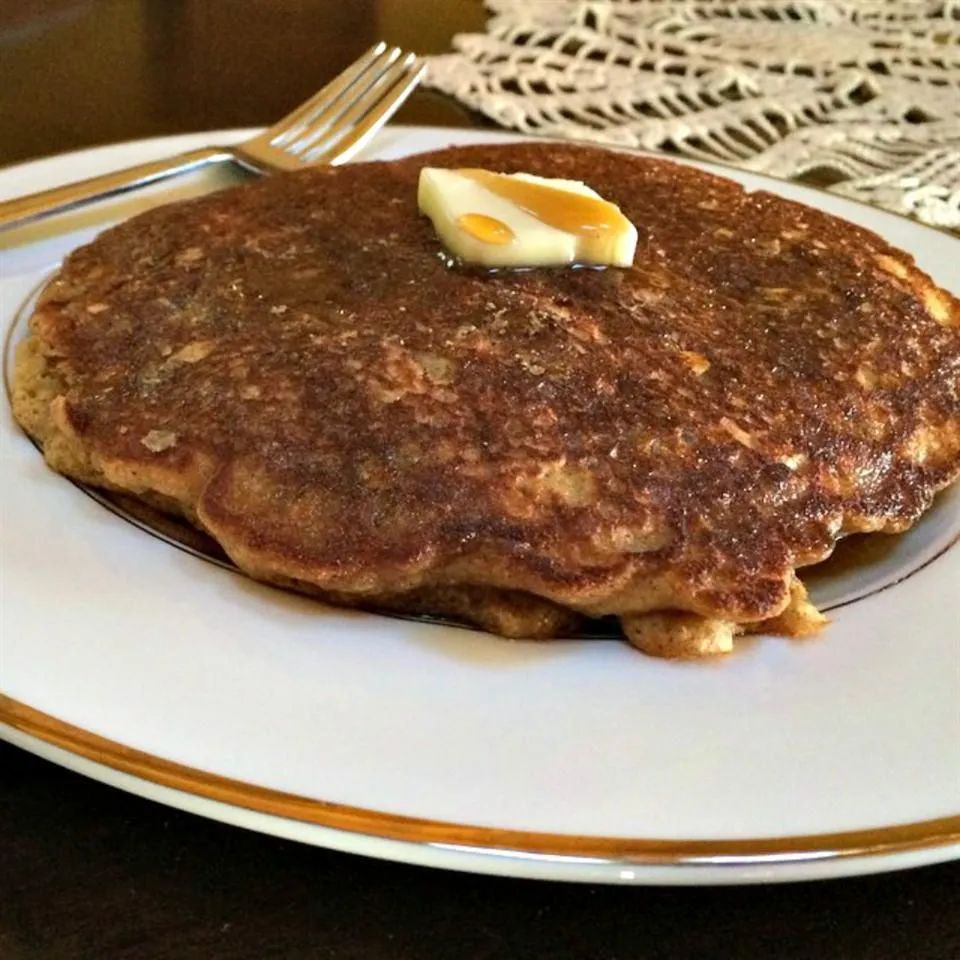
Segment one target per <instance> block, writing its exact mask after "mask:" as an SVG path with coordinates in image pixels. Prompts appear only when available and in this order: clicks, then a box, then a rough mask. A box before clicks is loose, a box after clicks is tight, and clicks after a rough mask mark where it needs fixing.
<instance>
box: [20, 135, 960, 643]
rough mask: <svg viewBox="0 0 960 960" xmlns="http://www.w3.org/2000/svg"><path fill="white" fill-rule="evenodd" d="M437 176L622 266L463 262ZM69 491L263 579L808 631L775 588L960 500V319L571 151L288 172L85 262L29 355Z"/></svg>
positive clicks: (707, 634)
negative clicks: (181, 537) (514, 191)
mask: <svg viewBox="0 0 960 960" xmlns="http://www.w3.org/2000/svg"><path fill="white" fill-rule="evenodd" d="M425 165H430V166H446V167H482V168H487V169H490V170H496V171H502V172H507V173H509V172H517V171H524V172H527V173H532V174H537V175H540V176H548V177H562V178H569V179H576V180H583V181H585V182H587V183H588V184H589V185H590V186H591V187H593V188H594V189H595V190H597V191H598V192H599V193H600V194H601V195H602V196H603V197H605V198H607V199H609V200H611V201H613V202H614V203H616V204H618V205H619V206H620V208H621V209H622V210H623V212H624V213H625V214H626V215H627V216H628V217H629V218H630V219H631V220H632V221H633V222H634V223H635V224H636V226H637V228H638V231H639V243H638V248H637V254H636V259H635V263H634V266H633V267H632V268H630V269H626V270H621V269H607V270H594V269H580V270H571V269H538V270H530V271H525V272H516V271H513V272H511V271H504V272H500V273H491V272H485V271H481V270H475V269H470V268H467V267H459V266H453V267H451V266H450V265H449V264H448V262H447V260H446V258H445V257H444V256H443V251H442V249H441V247H440V245H439V242H438V240H437V237H436V235H435V234H434V232H433V229H432V227H431V225H430V223H429V221H427V220H426V219H425V218H423V217H421V216H420V215H419V214H418V212H417V207H416V183H417V177H418V174H419V171H420V168H421V167H422V166H425ZM15 394H16V396H15V412H16V415H17V417H18V419H19V420H20V422H21V423H22V424H23V426H24V427H25V428H26V429H27V430H28V432H30V433H31V434H32V435H33V436H34V437H36V438H37V439H38V440H39V441H40V442H41V444H42V445H43V447H44V452H45V455H46V457H47V460H48V462H49V463H50V464H51V466H53V467H54V468H55V469H58V470H61V471H62V472H64V473H67V474H69V475H70V476H73V477H76V478H77V479H79V480H83V481H86V482H89V483H93V484H97V485H100V486H104V487H108V488H112V489H115V490H120V491H123V492H124V493H127V494H132V495H135V496H137V497H140V498H143V499H145V500H146V501H148V502H149V503H151V504H152V505H153V506H159V507H161V508H163V509H166V510H170V511H174V512H179V513H181V514H182V515H183V516H185V517H186V518H188V519H189V520H190V521H191V522H193V523H195V524H197V525H198V526H200V527H201V528H202V529H204V530H205V531H207V532H208V533H209V534H210V535H211V536H212V537H214V538H215V539H216V541H217V542H218V543H219V544H220V545H221V546H222V547H223V549H224V550H225V551H226V553H227V554H228V555H229V556H230V557H231V558H232V559H233V561H234V562H235V563H236V564H237V565H238V566H239V567H240V568H242V569H243V570H245V571H246V572H247V573H249V574H250V575H251V576H253V577H256V578H258V579H262V580H265V581H268V582H273V583H279V584H282V585H284V586H289V587H293V588H294V589H300V590H304V591H306V592H309V593H314V594H317V595H319V596H321V597H324V598H326V599H328V600H331V601H333V602H336V603H341V604H347V605H351V606H360V607H368V608H379V609H395V610H403V611H407V612H411V611H413V612H426V613H435V614H448V615H453V616H457V617H461V618H465V619H467V620H470V621H471V622H474V623H478V624H480V625H482V626H485V627H487V628H488V629H493V630H495V631H498V632H502V633H504V634H507V635H510V636H552V635H556V634H558V633H565V632H569V631H570V630H571V629H573V626H574V623H575V621H576V619H577V618H578V617H580V616H590V617H593V616H602V615H610V614H612V615H615V616H618V617H620V618H621V622H622V624H623V626H624V630H625V633H626V635H627V637H628V638H629V639H630V640H632V641H633V642H634V643H635V644H637V645H638V646H640V647H641V648H642V649H646V650H648V651H650V652H654V653H659V654H663V655H668V656H677V655H699V654H703V653H711V652H719V651H724V650H727V649H729V648H730V646H731V645H732V642H733V638H734V637H735V636H736V635H737V634H739V633H742V632H746V631H750V632H754V631H757V630H764V629H767V630H772V631H780V632H784V633H787V634H791V635H794V634H802V633H806V632H811V631H812V630H815V629H817V628H818V627H819V626H820V624H821V623H822V617H820V615H819V614H818V613H817V612H816V610H815V609H814V608H813V607H812V605H811V604H810V603H809V601H808V600H807V599H806V595H805V591H804V590H803V587H802V585H801V584H800V582H799V580H797V578H796V575H795V571H796V569H797V568H798V567H802V566H804V565H807V564H812V563H816V562H818V561H819V560H822V559H824V558H825V557H827V556H828V555H829V554H830V552H831V550H832V549H833V546H834V544H835V543H836V541H837V539H838V538H839V537H842V536H844V535H846V534H849V533H853V532H862V531H883V532H897V531H902V530H905V529H907V528H908V527H909V526H910V525H911V524H912V523H913V522H914V521H915V520H916V519H917V517H919V516H920V514H921V513H922V512H923V511H924V510H925V509H926V508H927V507H928V506H929V504H930V502H931V499H932V497H933V496H934V494H935V493H936V492H937V491H938V490H940V489H941V488H943V487H945V486H946V485H947V484H949V483H950V482H952V481H953V480H954V479H956V477H957V475H958V473H960V305H958V302H957V301H956V300H955V299H954V298H953V297H952V296H950V295H949V294H948V293H946V292H944V291H942V290H939V289H938V288H937V287H936V286H935V285H934V284H933V283H932V281H931V280H930V279H929V277H927V276H926V275H925V274H924V273H922V272H921V271H920V270H919V269H917V268H916V266H915V265H914V263H913V261H912V259H911V257H910V256H909V255H908V254H906V253H903V252H902V251H899V250H896V249H894V248H892V247H890V246H889V245H888V244H886V243H885V242H884V241H883V240H882V239H881V238H879V237H878V236H876V235H874V234H872V233H870V232H869V231H866V230H863V229H861V228H859V227H856V226H854V225H852V224H850V223H847V222H845V221H843V220H839V219H837V218H834V217H831V216H829V215H827V214H825V213H822V212H819V211H817V210H813V209H810V208H808V207H805V206H802V205H800V204H796V203H793V202H790V201H787V200H784V199H781V198H779V197H776V196H773V195H771V194H767V193H763V192H757V193H748V192H745V191H744V190H743V188H742V187H740V186H739V185H738V184H736V183H734V182H732V181H729V180H726V179H723V178H720V177H716V176H713V175H710V174H707V173H703V172H701V171H699V170H696V169H693V168H691V167H687V166H681V165H677V164H673V163H670V162H666V161H661V160H653V159H649V158H647V157H641V156H634V155H629V154H624V153H615V152H611V151H604V150H599V149H593V148H586V147H576V146H560V145H555V144H518V145H509V146H477V147H464V148H457V149H450V150H446V151H439V152H435V153H431V154H425V155H421V156H415V157H410V158H407V159H404V160H400V161H396V162H389V163H367V164H355V165H347V166H343V167H337V168H324V169H315V170H306V171H303V172H300V173H295V174H284V175H280V176H276V177H272V178H269V179H264V180H260V181H257V182H254V183H250V184H248V185H244V186H241V187H239V188H235V189H232V190H227V191H223V192H221V193H216V194H213V195H210V196H206V197H203V198H201V199H199V200H193V201H189V202H185V203H178V204H173V205H170V206H167V207H162V208H159V209H156V210H152V211H150V212H148V213H145V214H142V215H140V216H138V217H136V218H134V219H133V220H130V221H128V222H127V223H124V224H121V225H120V226H118V227H116V228H114V229H112V230H109V231H107V232H106V233H104V234H103V235H102V236H100V237H99V238H98V239H97V240H95V241H94V242H93V243H91V244H89V245H88V246H86V247H83V248H81V249H79V250H77V251H76V252H75V253H74V254H72V255H71V256H70V257H69V258H68V260H67V261H66V263H65V264H64V266H63V269H62V270H61V272H60V274H59V275H58V276H57V277H56V278H55V279H54V280H53V281H52V282H51V284H50V285H49V286H48V288H47V289H46V291H45V293H44V295H43V298H42V302H41V304H40V306H39V307H38V309H37V311H36V314H35V316H34V317H33V321H32V334H31V337H30V338H29V340H28V341H27V342H26V343H25V344H24V345H23V347H22V348H21V353H20V359H19V363H18V369H17V375H16V383H15Z"/></svg>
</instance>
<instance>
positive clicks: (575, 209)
mask: <svg viewBox="0 0 960 960" xmlns="http://www.w3.org/2000/svg"><path fill="white" fill-rule="evenodd" d="M457 173H459V174H460V175H461V176H464V177H469V178H470V179H471V180H473V181H474V182H475V183H479V184H480V186H482V187H484V188H485V189H487V190H489V191H490V192H491V193H494V194H496V195H497V196H498V197H502V198H503V199H504V200H509V201H510V202H511V203H513V204H515V205H516V206H517V207H519V208H520V209H521V210H523V211H524V213H528V214H529V215H530V216H532V217H535V218H536V219H537V220H539V221H540V222H541V223H545V224H546V225H547V226H549V227H554V228H555V229H557V230H563V231H564V232H566V233H571V234H573V235H574V236H577V237H580V238H582V239H584V240H586V241H587V242H589V241H590V240H594V241H597V242H599V243H602V242H603V241H604V240H605V239H606V236H607V235H608V234H609V233H610V232H611V231H614V230H624V229H629V226H630V221H629V220H627V218H626V217H625V216H624V215H623V214H622V213H621V212H620V211H619V210H618V209H617V208H616V207H615V206H614V205H613V204H612V203H608V202H607V201H606V200H601V199H599V198H597V197H589V196H584V195H583V194H580V193H571V192H569V191H567V190H558V189H556V188H555V187H548V186H545V185H544V184H542V183H530V182H529V181H527V180H515V179H513V178H512V177H508V176H505V175H504V174H501V173H491V172H490V171H489V170H477V169H464V170H458V171H457Z"/></svg>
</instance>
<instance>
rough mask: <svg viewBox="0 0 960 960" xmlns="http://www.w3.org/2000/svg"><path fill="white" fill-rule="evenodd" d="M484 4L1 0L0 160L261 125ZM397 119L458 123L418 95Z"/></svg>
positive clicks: (434, 37)
mask: <svg viewBox="0 0 960 960" xmlns="http://www.w3.org/2000/svg"><path fill="white" fill-rule="evenodd" d="M486 16H487V13H486V11H485V10H484V8H483V5H482V3H481V0H337V2H324V0H0V164H8V163H12V162H15V161H18V160H25V159H29V158H31V157H38V156H42V155H45V154H50V153H60V152H62V151H64V150H72V149H75V148H78V147H84V146H90V145H93V144H101V143H110V142H113V141H118V140H130V139H134V138H138V137H149V136H157V135H161V134H168V133H184V132H189V131H195V130H208V129H214V128H223V127H244V126H256V125H260V124H266V123H270V122H272V121H273V120H276V119H278V118H279V117H281V116H282V115H283V114H284V113H286V112H287V111H288V110H289V109H290V108H291V107H293V106H295V105H296V104H297V103H298V102H300V101H301V100H304V99H306V98H307V97H308V96H309V95H310V94H311V93H313V92H314V91H316V90H317V89H319V88H320V87H321V86H322V85H323V84H324V83H325V82H326V81H327V80H328V79H329V78H330V77H331V76H333V75H334V74H336V73H338V72H339V71H340V70H342V69H343V68H344V67H345V66H346V65H347V64H348V63H350V61H351V60H353V59H355V58H356V57H357V56H358V55H359V54H360V53H361V52H362V51H363V50H364V49H366V48H367V47H369V46H370V45H371V44H373V43H374V42H376V40H379V39H383V40H387V41H388V42H390V43H395V44H398V45H399V46H402V47H405V48H407V49H410V50H414V51H415V52H417V53H440V52H443V51H445V50H448V49H449V47H450V39H451V37H452V36H453V34H454V33H457V32H461V31H468V30H480V29H482V28H483V24H484V22H485V20H486ZM397 119H398V121H399V122H405V123H438V124H446V125H457V126H463V125H469V124H471V123H473V122H476V118H472V117H471V116H470V115H469V114H468V113H467V112H466V111H464V110H463V109H462V108H460V107H459V106H457V105H456V104H454V103H453V102H452V101H450V100H448V99H446V98H445V97H442V96H440V95H439V94H434V93H430V92H428V91H418V92H417V93H416V95H415V96H414V97H413V98H412V99H411V100H410V101H409V102H408V104H407V105H406V106H405V107H404V109H403V111H402V112H401V114H400V115H399V116H398V118H397Z"/></svg>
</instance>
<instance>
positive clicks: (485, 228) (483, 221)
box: [457, 213, 517, 247]
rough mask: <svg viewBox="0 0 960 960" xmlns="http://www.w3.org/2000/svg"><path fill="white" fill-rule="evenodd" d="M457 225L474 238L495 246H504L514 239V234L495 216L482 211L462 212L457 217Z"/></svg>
mask: <svg viewBox="0 0 960 960" xmlns="http://www.w3.org/2000/svg"><path fill="white" fill-rule="evenodd" d="M457 226H458V227H459V228H460V229H461V230H463V232H464V233H468V234H469V235H470V236H471V237H473V238H474V239H475V240H479V241H481V242H482V243H491V244H493V245H494V246H497V247H503V246H506V244H508V243H513V241H514V240H516V238H517V237H516V234H515V233H514V232H513V231H512V230H511V229H510V228H509V227H508V226H507V225H506V224H505V223H504V222H503V221H502V220H497V218H496V217H488V216H487V215H486V214H484V213H464V214H462V215H461V216H459V217H457Z"/></svg>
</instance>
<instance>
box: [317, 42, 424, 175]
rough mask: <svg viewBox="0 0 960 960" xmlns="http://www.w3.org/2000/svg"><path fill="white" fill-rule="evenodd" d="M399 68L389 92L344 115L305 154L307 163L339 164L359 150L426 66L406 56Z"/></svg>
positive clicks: (362, 102) (369, 98)
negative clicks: (321, 140)
mask: <svg viewBox="0 0 960 960" xmlns="http://www.w3.org/2000/svg"><path fill="white" fill-rule="evenodd" d="M400 66H401V67H402V69H401V70H400V71H398V75H397V77H395V78H393V79H391V81H390V83H391V84H392V86H391V88H390V89H389V92H388V93H387V94H383V93H378V94H374V92H373V91H371V92H370V94H368V95H367V96H365V97H364V98H362V99H361V100H358V101H357V103H356V104H355V105H354V107H353V108H352V109H351V110H350V112H349V116H348V115H344V117H343V118H342V119H341V121H340V122H339V123H338V124H337V125H336V127H335V128H332V129H331V130H330V131H328V133H327V135H326V136H325V137H324V140H323V143H322V144H319V145H318V146H316V147H314V148H313V149H312V150H308V151H307V153H306V154H305V156H304V159H305V160H306V162H307V163H321V162H330V163H342V162H344V161H346V160H349V159H350V157H352V156H353V155H354V154H355V153H356V152H357V151H358V150H360V149H362V148H363V146H364V145H365V144H366V143H367V141H368V140H369V139H370V138H371V137H372V136H373V135H374V134H375V133H376V132H377V131H378V130H379V129H380V127H381V126H382V125H383V124H384V123H386V122H387V121H388V120H389V119H390V117H392V116H393V115H394V113H396V112H397V110H398V109H399V108H400V106H401V105H402V104H403V102H404V101H405V100H406V99H407V97H409V96H410V94H411V92H412V91H413V89H414V87H416V85H417V83H418V82H419V81H420V77H421V76H422V75H423V72H424V70H426V64H425V63H423V61H421V60H418V59H417V58H416V57H415V56H414V55H413V54H412V53H411V54H407V56H406V57H405V58H404V60H403V61H402V63H401V64H400ZM340 131H342V133H341V134H340V136H337V134H338V132H340Z"/></svg>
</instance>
